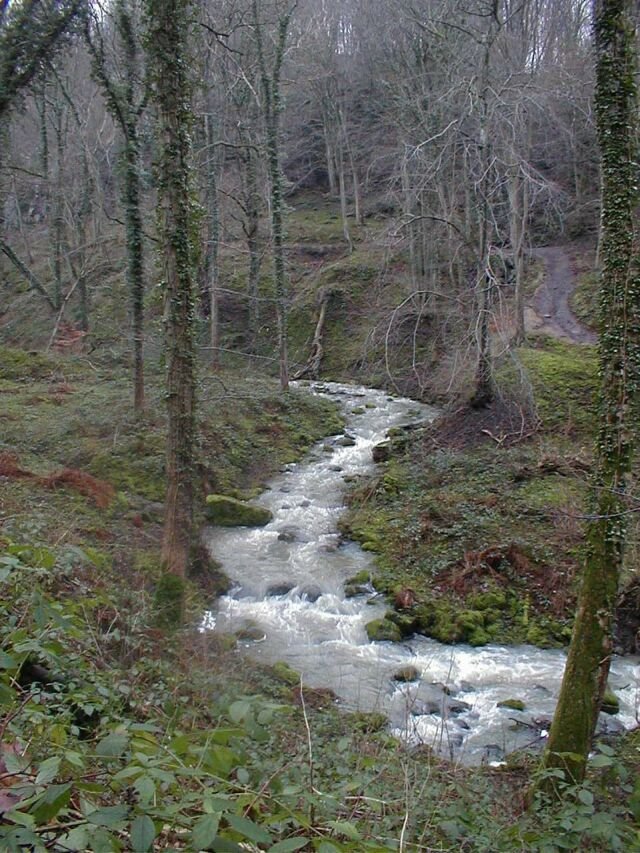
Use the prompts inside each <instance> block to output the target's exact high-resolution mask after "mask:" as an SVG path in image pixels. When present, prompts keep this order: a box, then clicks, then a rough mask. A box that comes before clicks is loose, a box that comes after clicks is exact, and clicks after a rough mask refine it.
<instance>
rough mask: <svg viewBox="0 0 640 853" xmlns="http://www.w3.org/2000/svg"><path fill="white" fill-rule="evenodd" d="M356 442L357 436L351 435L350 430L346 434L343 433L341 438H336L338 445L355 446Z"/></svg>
mask: <svg viewBox="0 0 640 853" xmlns="http://www.w3.org/2000/svg"><path fill="white" fill-rule="evenodd" d="M355 443H356V440H355V438H354V437H353V436H352V435H349V433H348V432H345V434H344V435H341V436H340V438H337V439H336V445H337V446H338V447H353V446H354V445H355Z"/></svg>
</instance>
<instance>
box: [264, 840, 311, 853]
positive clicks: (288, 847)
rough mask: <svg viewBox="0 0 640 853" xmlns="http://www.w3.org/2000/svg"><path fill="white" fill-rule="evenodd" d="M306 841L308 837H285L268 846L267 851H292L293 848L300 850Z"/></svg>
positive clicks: (282, 852)
mask: <svg viewBox="0 0 640 853" xmlns="http://www.w3.org/2000/svg"><path fill="white" fill-rule="evenodd" d="M308 843H309V839H308V838H286V839H285V840H284V841H278V843H277V844H274V845H273V847H270V848H269V853H293V851H294V850H302V848H303V847H306V846H307V844H308Z"/></svg>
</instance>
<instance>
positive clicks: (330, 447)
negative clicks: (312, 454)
mask: <svg viewBox="0 0 640 853" xmlns="http://www.w3.org/2000/svg"><path fill="white" fill-rule="evenodd" d="M322 452H323V453H335V447H334V446H333V445H332V444H329V443H328V442H326V441H325V443H324V444H323V445H322Z"/></svg>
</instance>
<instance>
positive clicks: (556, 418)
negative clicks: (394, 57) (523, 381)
mask: <svg viewBox="0 0 640 853" xmlns="http://www.w3.org/2000/svg"><path fill="white" fill-rule="evenodd" d="M517 355H518V358H519V359H520V360H521V362H522V364H523V365H524V367H525V368H526V370H527V374H528V379H529V380H530V382H531V386H532V388H533V394H534V400H535V405H536V409H537V412H538V415H539V416H540V418H541V419H542V424H543V427H544V428H545V430H548V431H557V430H562V431H564V432H565V433H566V432H569V431H571V432H573V433H574V434H576V435H580V436H584V437H589V438H590V437H591V436H592V435H593V429H594V424H595V418H594V414H595V393H596V391H597V354H596V351H595V348H594V347H589V346H576V345H573V344H568V343H563V342H561V341H555V340H548V339H542V340H541V341H539V342H538V347H537V348H521V349H519V350H518V351H517ZM508 374H509V371H508V370H504V371H503V373H502V378H505V379H506V378H507V376H508ZM512 383H513V377H512V378H511V382H509V381H507V383H506V384H507V385H509V384H512Z"/></svg>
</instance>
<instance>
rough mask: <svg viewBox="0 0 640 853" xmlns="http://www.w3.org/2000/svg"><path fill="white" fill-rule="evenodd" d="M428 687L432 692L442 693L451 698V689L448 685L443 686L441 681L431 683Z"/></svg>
mask: <svg viewBox="0 0 640 853" xmlns="http://www.w3.org/2000/svg"><path fill="white" fill-rule="evenodd" d="M429 686H430V687H433V689H434V690H439V691H440V692H441V693H444V694H445V696H451V688H450V687H449V685H448V684H445V683H444V682H442V681H431V682H430V683H429Z"/></svg>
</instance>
